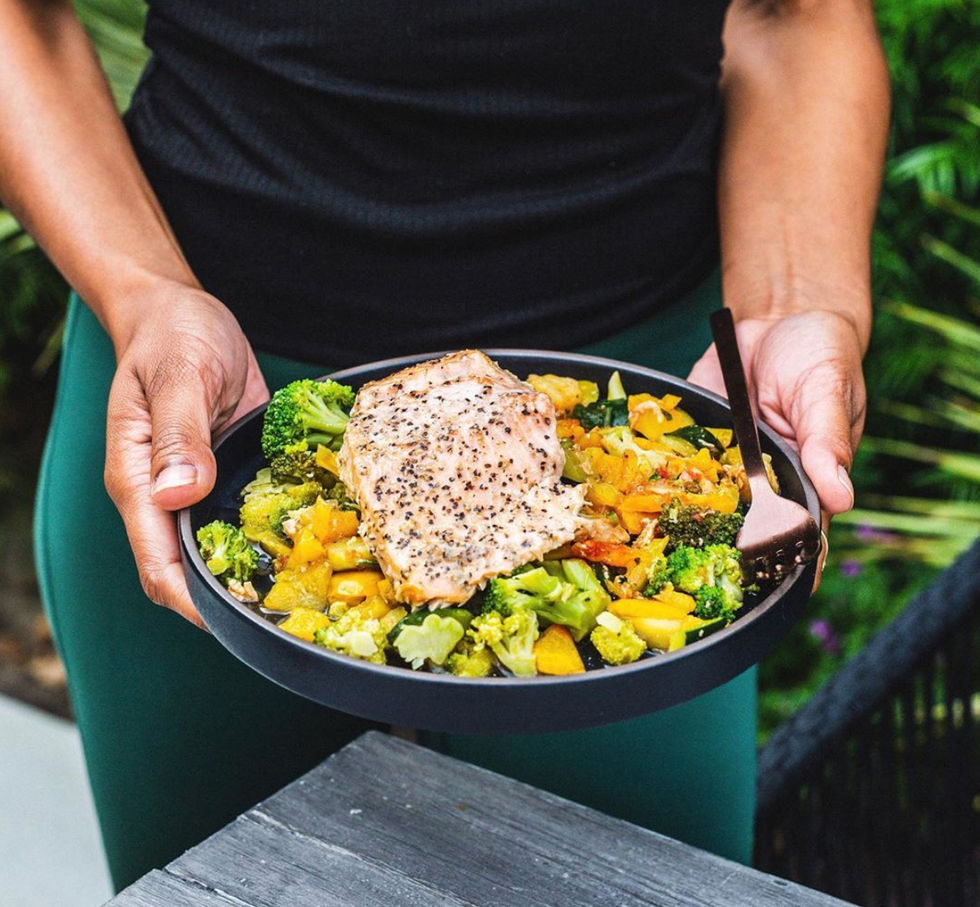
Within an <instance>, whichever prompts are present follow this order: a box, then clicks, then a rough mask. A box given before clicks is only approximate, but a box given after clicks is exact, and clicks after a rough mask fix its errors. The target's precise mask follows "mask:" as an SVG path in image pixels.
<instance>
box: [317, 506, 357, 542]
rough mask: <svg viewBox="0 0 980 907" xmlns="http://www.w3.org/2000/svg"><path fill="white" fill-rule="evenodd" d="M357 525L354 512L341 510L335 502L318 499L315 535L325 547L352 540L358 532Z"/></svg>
mask: <svg viewBox="0 0 980 907" xmlns="http://www.w3.org/2000/svg"><path fill="white" fill-rule="evenodd" d="M357 524H358V520H357V514H356V513H355V512H354V511H353V510H341V509H340V508H339V507H338V506H337V505H336V504H335V503H334V502H333V501H324V500H323V499H322V498H318V499H317V502H316V503H315V504H314V505H313V520H312V526H313V533H314V535H316V537H317V538H318V539H319V540H320V541H321V542H323V544H325V545H326V544H328V543H329V542H335V541H337V540H338V539H344V538H350V537H351V536H352V535H354V534H355V533H356V532H357Z"/></svg>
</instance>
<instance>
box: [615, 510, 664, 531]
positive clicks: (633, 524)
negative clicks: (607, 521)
mask: <svg viewBox="0 0 980 907" xmlns="http://www.w3.org/2000/svg"><path fill="white" fill-rule="evenodd" d="M616 513H617V515H618V516H619V524H620V525H621V526H622V527H623V529H625V530H626V531H627V532H628V533H629V534H630V535H639V534H640V533H641V532H642V531H643V529H644V527H645V526H646V525H647V523H648V522H650V520H652V519H653V518H654V517H655V516H656V514H655V513H637V512H636V511H634V510H617V511H616Z"/></svg>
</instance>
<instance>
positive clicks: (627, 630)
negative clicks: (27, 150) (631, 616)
mask: <svg viewBox="0 0 980 907" xmlns="http://www.w3.org/2000/svg"><path fill="white" fill-rule="evenodd" d="M589 639H590V640H591V641H592V645H594V646H595V648H596V651H597V652H598V653H599V655H600V657H601V658H602V660H603V661H604V662H605V663H606V664H608V665H625V664H630V663H631V662H634V661H636V660H637V659H638V658H639V657H640V656H641V655H642V654H643V653H644V652H646V650H647V644H646V642H644V640H643V639H642V638H641V637H640V636H639V634H638V633H637V632H636V628H635V627H634V626H633V624H631V623H630V622H629V621H628V620H623V619H622V618H621V617H617V616H616V615H615V614H613V613H612V612H610V611H603V613H602V614H600V615H599V619H598V623H597V626H596V628H595V629H594V630H593V631H592V635H591V636H590V637H589Z"/></svg>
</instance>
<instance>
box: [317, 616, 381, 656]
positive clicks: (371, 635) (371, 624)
mask: <svg viewBox="0 0 980 907" xmlns="http://www.w3.org/2000/svg"><path fill="white" fill-rule="evenodd" d="M387 636H388V634H387V633H386V631H385V628H384V625H383V624H382V623H381V621H380V620H378V619H377V618H375V617H370V616H368V612H364V611H360V610H358V609H357V608H351V609H350V610H348V611H346V612H345V613H344V614H343V615H342V616H341V617H340V618H339V619H338V620H336V621H335V622H334V623H332V624H331V625H330V626H329V627H322V628H321V629H319V630H317V631H316V633H314V634H313V640H314V642H316V643H317V645H321V646H323V647H324V648H325V649H332V650H333V651H334V652H340V653H341V655H350V656H351V657H352V658H361V659H363V660H364V661H371V662H374V664H379V665H383V664H384V663H385V646H386V645H387V642H388V639H387Z"/></svg>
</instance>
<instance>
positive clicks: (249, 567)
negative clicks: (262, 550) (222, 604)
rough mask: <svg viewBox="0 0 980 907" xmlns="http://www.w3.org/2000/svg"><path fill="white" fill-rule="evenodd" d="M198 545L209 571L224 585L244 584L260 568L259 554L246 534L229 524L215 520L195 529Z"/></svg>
mask: <svg viewBox="0 0 980 907" xmlns="http://www.w3.org/2000/svg"><path fill="white" fill-rule="evenodd" d="M197 546H198V549H199V550H200V552H201V557H203V558H204V563H205V564H206V565H207V568H208V570H210V571H211V573H212V574H213V575H214V576H216V577H217V578H218V579H219V580H220V581H221V582H222V583H224V584H225V585H226V586H227V585H228V583H229V582H230V581H232V580H234V581H235V582H238V583H247V582H248V581H249V580H250V579H251V578H252V574H253V573H255V568H256V567H258V565H259V555H258V552H257V551H256V550H255V549H254V548H253V547H252V546H251V545H250V544H249V542H248V539H247V538H246V537H245V533H244V532H242V530H241V529H239V528H238V527H237V526H232V525H231V523H225V522H223V521H221V520H215V521H214V522H213V523H208V524H207V526H202V527H201V528H200V529H198V530H197Z"/></svg>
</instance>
